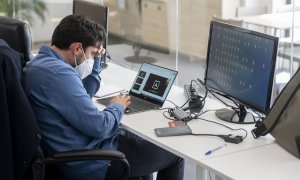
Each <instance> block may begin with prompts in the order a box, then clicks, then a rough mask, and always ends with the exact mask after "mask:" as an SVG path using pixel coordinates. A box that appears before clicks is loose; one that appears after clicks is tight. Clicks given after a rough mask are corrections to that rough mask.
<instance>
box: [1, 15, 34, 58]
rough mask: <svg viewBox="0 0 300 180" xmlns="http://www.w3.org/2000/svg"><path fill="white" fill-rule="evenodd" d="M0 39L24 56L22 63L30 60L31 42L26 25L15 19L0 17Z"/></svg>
mask: <svg viewBox="0 0 300 180" xmlns="http://www.w3.org/2000/svg"><path fill="white" fill-rule="evenodd" d="M0 39H3V40H5V41H6V43H7V44H8V45H9V46H10V47H11V48H13V49H14V50H15V51H17V52H19V53H21V54H22V55H23V56H24V61H25V62H27V61H29V60H31V59H32V57H33V56H32V53H31V50H32V40H31V34H30V29H29V26H28V24H26V23H24V22H22V21H19V20H17V19H14V18H11V17H6V16H0Z"/></svg>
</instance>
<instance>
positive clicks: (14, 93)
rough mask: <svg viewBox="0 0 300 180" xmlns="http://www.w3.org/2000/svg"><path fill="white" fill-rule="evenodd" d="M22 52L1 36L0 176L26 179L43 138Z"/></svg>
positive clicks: (15, 179)
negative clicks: (27, 90)
mask: <svg viewBox="0 0 300 180" xmlns="http://www.w3.org/2000/svg"><path fill="white" fill-rule="evenodd" d="M20 58H21V56H20V54H18V53H17V52H16V51H15V50H13V49H12V48H10V47H9V46H8V45H7V43H6V42H5V41H3V40H2V39H0V117H1V118H0V123H1V125H0V142H1V145H0V146H1V148H0V179H6V180H18V179H26V177H27V175H29V174H27V173H28V172H30V163H31V161H32V160H33V159H34V157H35V155H36V152H37V147H38V145H39V141H40V135H39V129H38V125H37V121H36V119H35V116H34V113H33V110H32V108H31V105H30V103H29V101H28V99H27V97H26V94H25V92H24V90H23V87H22V85H21V74H22V65H21V59H20Z"/></svg>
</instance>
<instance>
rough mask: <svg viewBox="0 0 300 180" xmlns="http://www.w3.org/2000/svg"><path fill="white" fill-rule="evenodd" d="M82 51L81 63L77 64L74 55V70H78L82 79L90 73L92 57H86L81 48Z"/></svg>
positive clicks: (92, 62)
mask: <svg viewBox="0 0 300 180" xmlns="http://www.w3.org/2000/svg"><path fill="white" fill-rule="evenodd" d="M82 52H83V56H84V59H85V60H84V61H83V62H82V63H81V64H79V65H77V60H76V56H75V70H76V71H77V72H78V74H79V76H80V78H81V79H84V78H85V77H87V76H88V75H89V74H91V73H92V69H93V64H94V59H93V58H90V59H87V58H86V56H85V53H84V51H83V49H82Z"/></svg>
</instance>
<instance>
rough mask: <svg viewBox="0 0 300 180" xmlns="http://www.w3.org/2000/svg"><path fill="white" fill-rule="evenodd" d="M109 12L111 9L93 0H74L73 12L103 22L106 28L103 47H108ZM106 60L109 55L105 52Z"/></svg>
mask: <svg viewBox="0 0 300 180" xmlns="http://www.w3.org/2000/svg"><path fill="white" fill-rule="evenodd" d="M108 13H109V9H108V7H106V6H102V5H100V4H96V3H93V2H88V1H84V0H74V1H73V14H77V15H84V16H86V17H88V18H90V19H92V20H94V21H96V22H98V23H99V24H101V25H102V26H103V27H104V29H105V31H106V32H105V36H106V37H105V41H104V42H103V47H104V48H105V49H107V42H108V35H107V34H108V33H107V32H108ZM104 57H105V59H104V62H106V58H107V55H106V54H105V56H104Z"/></svg>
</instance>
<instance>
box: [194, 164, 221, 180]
mask: <svg viewBox="0 0 300 180" xmlns="http://www.w3.org/2000/svg"><path fill="white" fill-rule="evenodd" d="M196 179H197V180H225V179H223V178H222V177H221V176H218V175H216V174H214V173H212V172H210V175H209V171H208V170H207V169H204V168H202V167H200V166H196Z"/></svg>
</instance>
